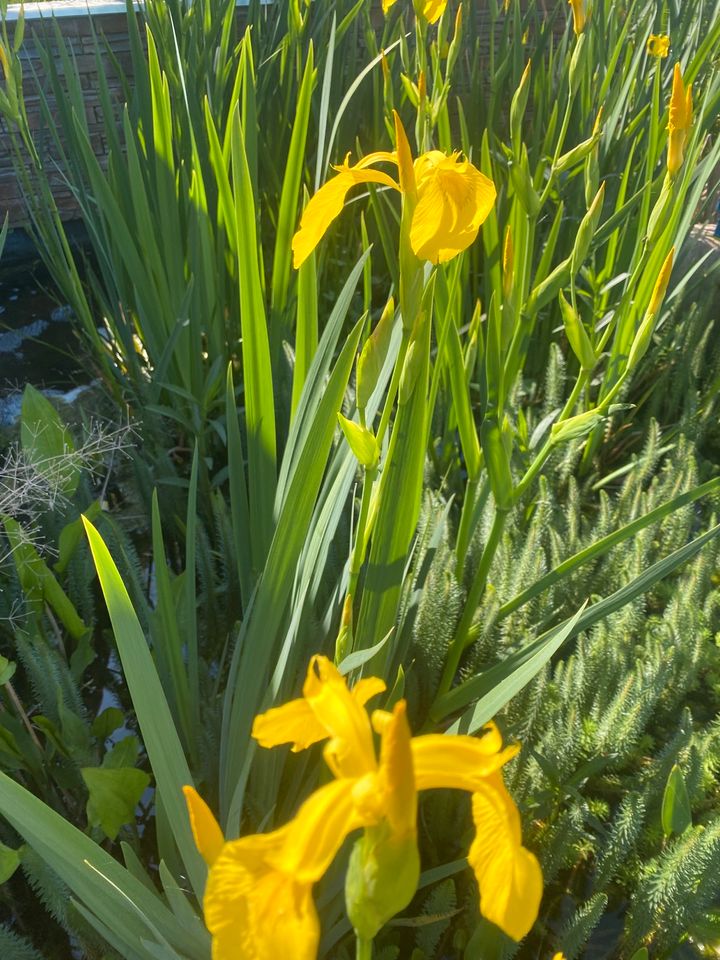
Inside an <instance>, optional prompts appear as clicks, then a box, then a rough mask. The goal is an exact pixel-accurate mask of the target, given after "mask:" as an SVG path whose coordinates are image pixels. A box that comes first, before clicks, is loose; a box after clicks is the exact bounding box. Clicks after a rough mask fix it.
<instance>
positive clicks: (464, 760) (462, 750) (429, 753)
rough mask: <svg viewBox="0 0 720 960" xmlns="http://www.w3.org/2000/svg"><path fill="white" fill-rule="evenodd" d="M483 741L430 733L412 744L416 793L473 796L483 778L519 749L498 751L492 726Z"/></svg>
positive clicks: (498, 739)
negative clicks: (457, 792) (442, 790)
mask: <svg viewBox="0 0 720 960" xmlns="http://www.w3.org/2000/svg"><path fill="white" fill-rule="evenodd" d="M486 730H487V732H486V734H485V736H483V737H466V736H456V737H454V736H446V735H444V734H441V733H431V734H428V735H427V736H424V737H414V738H413V740H412V745H411V746H412V754H413V763H414V767H415V782H416V785H417V789H418V790H435V789H439V788H445V789H452V790H467V791H469V792H470V793H474V792H475V791H476V790H477V789H478V788H479V787H480V786H481V785H482V783H483V781H484V780H485V778H486V777H489V776H491V775H492V774H494V773H496V771H497V770H499V769H500V768H501V767H502V766H503V765H504V764H506V763H507V762H508V760H511V759H512V758H513V757H514V756H515V755H516V753H517V752H518V750H519V749H520V747H519V746H518V745H517V744H513V745H512V746H510V747H506V748H505V749H504V750H503V749H502V737H501V735H500V731H499V730H498V728H497V727H496V726H495V724H494V723H491V724H488V726H487V728H486Z"/></svg>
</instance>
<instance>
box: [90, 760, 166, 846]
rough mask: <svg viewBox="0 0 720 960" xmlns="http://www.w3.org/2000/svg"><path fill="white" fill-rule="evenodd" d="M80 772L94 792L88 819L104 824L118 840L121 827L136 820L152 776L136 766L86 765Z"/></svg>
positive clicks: (109, 834) (91, 823) (103, 826)
mask: <svg viewBox="0 0 720 960" xmlns="http://www.w3.org/2000/svg"><path fill="white" fill-rule="evenodd" d="M80 773H81V774H82V778H83V780H84V781H85V785H86V786H87V788H88V791H89V793H90V796H89V797H88V802H87V818H88V822H89V823H90V825H91V826H93V827H100V828H101V829H102V831H103V832H104V834H105V835H106V836H107V837H108V838H109V839H110V840H114V839H115V837H117V835H118V832H119V830H120V827H122V826H123V824H125V823H130V822H131V821H132V820H134V819H135V807H136V806H137V805H138V802H139V800H140V797H141V796H142V795H143V793H144V791H145V789H146V788H147V785H148V784H149V783H150V777H149V776H148V775H147V773H145V772H144V771H143V770H137V769H136V768H135V767H120V768H110V769H106V768H103V767H83V768H82V769H81V770H80Z"/></svg>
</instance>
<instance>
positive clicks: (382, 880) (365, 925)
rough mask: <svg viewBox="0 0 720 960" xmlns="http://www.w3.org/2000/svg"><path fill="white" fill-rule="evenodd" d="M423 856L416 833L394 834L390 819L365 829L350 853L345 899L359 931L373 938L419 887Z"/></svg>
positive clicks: (362, 935) (360, 935)
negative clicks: (419, 852)
mask: <svg viewBox="0 0 720 960" xmlns="http://www.w3.org/2000/svg"><path fill="white" fill-rule="evenodd" d="M419 879H420V856H419V854H418V849H417V840H416V838H415V835H414V834H401V835H397V834H393V832H392V831H391V829H390V827H389V826H388V824H387V823H381V824H379V825H378V826H377V827H370V828H368V829H366V830H365V832H364V833H363V835H362V837H361V838H360V839H359V840H357V841H356V843H355V846H354V847H353V850H352V853H351V854H350V862H349V864H348V870H347V875H346V877H345V903H346V906H347V913H348V917H349V918H350V922H351V923H352V925H353V927H354V929H355V931H356V933H357V935H358V936H359V937H362V938H363V939H365V940H372V939H373V938H374V937H375V936H376V934H377V933H378V932H379V931H380V929H381V928H382V927H383V926H384V925H385V924H386V923H387V922H388V920H391V919H392V918H393V917H394V916H395V914H396V913H399V912H400V911H401V910H404V909H405V907H407V905H408V904H409V903H410V901H411V900H412V898H413V896H414V895H415V891H416V890H417V885H418V880H419Z"/></svg>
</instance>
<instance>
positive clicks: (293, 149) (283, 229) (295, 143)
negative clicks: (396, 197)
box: [270, 41, 316, 335]
mask: <svg viewBox="0 0 720 960" xmlns="http://www.w3.org/2000/svg"><path fill="white" fill-rule="evenodd" d="M315 75H316V71H315V69H314V67H313V45H312V41H310V46H309V49H308V55H307V61H306V63H305V71H304V73H303V78H302V81H301V83H300V89H299V90H298V95H297V103H296V105H295V122H294V124H293V131H292V137H291V139H290V148H289V150H288V156H287V164H286V166H285V176H284V177H283V184H282V192H281V194H280V211H279V213H278V222H277V227H276V230H275V255H274V257H273V276H272V291H271V301H270V302H271V306H272V310H273V321H274V323H275V324H278V323H280V322H282V314H283V312H284V310H285V307H286V305H287V301H288V289H289V286H290V271H291V264H290V259H291V255H292V237H293V233H294V232H295V227H296V221H297V209H298V199H299V195H300V183H301V180H302V173H303V166H304V160H305V141H306V139H307V132H308V122H309V119H310V104H311V101H312V91H313V85H314V82H315ZM273 332H274V334H275V335H277V334H278V333H279V332H280V331H279V330H278V329H274V331H273Z"/></svg>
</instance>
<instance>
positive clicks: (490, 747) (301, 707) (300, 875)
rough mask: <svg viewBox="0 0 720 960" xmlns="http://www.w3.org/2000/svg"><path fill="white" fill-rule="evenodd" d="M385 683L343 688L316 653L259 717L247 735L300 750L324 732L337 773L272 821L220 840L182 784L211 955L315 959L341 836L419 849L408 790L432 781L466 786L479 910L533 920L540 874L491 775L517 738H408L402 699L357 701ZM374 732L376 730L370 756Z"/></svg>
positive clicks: (509, 921) (234, 959)
mask: <svg viewBox="0 0 720 960" xmlns="http://www.w3.org/2000/svg"><path fill="white" fill-rule="evenodd" d="M384 689H385V684H384V683H383V681H382V680H379V679H377V678H373V677H370V678H366V679H363V680H360V681H359V682H358V683H357V684H356V685H355V686H354V687H353V689H352V690H350V689H348V686H347V684H346V682H345V680H344V678H343V677H342V676H341V675H340V673H339V672H338V670H337V668H336V667H335V666H334V665H333V664H332V663H331V662H330V661H329V660H328V659H327V658H326V657H321V656H317V657H313V659H312V660H311V662H310V666H309V668H308V672H307V676H306V679H305V684H304V686H303V696H302V697H301V698H298V699H296V700H291V701H290V702H289V703H286V704H285V705H284V706H281V707H276V708H273V709H271V710H268V711H267V712H266V713H264V714H261V715H260V716H258V717H256V719H255V723H254V726H253V736H254V737H255V739H256V740H258V742H259V743H260V744H261V745H262V746H264V747H272V746H276V745H278V744H283V743H287V744H291V746H292V749H293V750H295V751H297V750H303V749H305V748H306V747H308V746H310V745H311V744H312V743H316V742H319V741H321V740H327V743H326V745H325V748H324V757H325V761H326V763H327V765H328V766H329V768H330V770H331V771H332V773H333V776H334V777H335V779H334V780H333V781H332V782H331V783H329V784H327V785H325V786H323V787H320V788H319V789H318V790H316V791H315V793H313V794H312V795H311V796H310V797H309V798H308V799H307V800H306V801H305V802H304V803H303V804H302V805H301V806H300V809H299V811H298V813H297V815H296V816H295V818H294V819H293V820H292V821H290V823H288V824H286V825H285V826H284V827H282V828H280V829H279V830H275V831H273V832H272V833H268V834H261V835H254V836H248V837H243V838H241V839H239V840H232V841H229V842H226V843H222V844H221V843H220V842H219V837H220V828H219V827H218V825H217V823H216V822H215V820H214V818H213V817H212V814H211V813H210V811H209V810H208V808H207V806H206V805H205V804H204V802H203V801H202V800H201V799H200V797H199V796H198V795H197V794H196V792H195V791H194V790H193V789H192V788H191V787H186V788H185V794H186V798H187V801H188V807H189V811H190V819H191V824H192V828H193V833H194V836H195V841H196V843H197V846H198V849H199V850H200V851H201V853H202V855H203V856H204V857H205V859H206V861H207V862H208V865H209V867H210V873H209V878H208V884H207V889H206V892H205V900H204V909H205V919H206V923H207V926H208V929H209V930H210V933H211V934H212V937H213V960H270V958H276V957H278V956H282V955H283V954H284V955H286V956H292V957H293V958H297V960H314V958H315V957H316V954H317V944H318V939H319V921H318V916H317V913H316V910H315V907H314V904H313V901H312V886H313V884H314V883H316V882H317V881H318V880H319V879H320V877H321V876H322V875H323V874H324V873H325V871H326V870H327V868H328V867H329V865H330V863H331V861H332V859H333V858H334V856H335V855H336V853H337V851H338V850H339V848H340V846H341V845H342V843H343V842H344V840H345V838H346V837H347V836H348V834H350V833H351V832H353V831H354V830H356V829H358V828H365V829H366V831H367V830H369V831H371V834H370V835H371V836H377V835H378V834H377V833H375V834H373V833H372V831H377V830H378V829H380V831H381V833H380V835H381V836H382V837H383V840H384V841H385V840H387V841H388V842H389V843H390V844H391V845H393V844H395V845H396V846H397V845H402V844H404V845H405V846H404V847H403V849H405V850H408V851H412V852H413V853H414V855H415V858H416V853H415V851H416V817H417V792H418V791H419V790H430V789H435V788H450V789H458V790H465V791H468V792H470V793H471V794H472V795H473V803H472V806H473V819H474V822H475V826H476V837H475V840H474V842H473V844H472V847H471V850H470V854H469V860H470V863H471V865H472V867H473V870H474V872H475V875H476V877H477V881H478V886H479V890H480V910H481V913H482V914H483V915H484V916H486V917H487V918H488V919H490V920H491V921H492V922H493V923H496V924H497V925H498V926H499V927H500V928H501V929H502V930H504V931H505V933H507V934H508V935H509V936H511V937H513V938H515V939H518V940H519V939H521V938H522V937H524V936H525V935H526V934H527V932H528V931H529V930H530V928H531V926H532V924H533V923H534V921H535V918H536V916H537V912H538V908H539V904H540V897H541V894H542V873H541V870H540V866H539V864H538V862H537V860H536V859H535V857H534V856H533V854H531V853H530V852H529V851H528V850H526V849H525V848H524V847H523V846H522V842H521V836H520V818H519V814H518V812H517V809H516V807H515V804H514V803H513V801H512V798H511V797H510V795H509V793H508V792H507V790H506V789H505V786H504V784H503V781H502V775H501V773H500V770H501V768H502V766H503V765H504V764H505V763H507V761H508V760H510V759H511V758H512V757H513V756H515V754H516V753H517V751H518V749H519V748H518V747H517V746H511V747H505V748H503V745H502V737H501V735H500V733H499V731H498V729H497V727H496V726H495V725H494V724H489V725H488V726H487V728H486V730H485V733H484V736H482V737H479V738H478V737H470V736H445V735H443V734H430V735H427V736H419V737H412V736H411V734H410V728H409V725H408V722H407V717H406V706H405V702H404V701H403V700H401V701H399V702H398V703H396V704H395V707H394V709H393V710H392V712H388V711H384V710H375V711H373V712H372V715H370V714H369V713H368V711H367V709H366V707H365V704H366V703H367V701H368V700H369V699H370V698H371V697H373V696H375V695H376V694H378V693H380V692H382V691H383V690H384ZM373 730H374V731H375V733H377V734H379V736H380V750H379V755H378V753H377V751H376V747H375V742H374V737H373ZM389 882H390V883H392V882H393V881H392V878H390V881H389ZM412 882H413V885H412V887H411V888H410V889H409V890H407V891H406V890H403V896H404V900H403V903H402V904H401V905H400V906H397V907H396V910H397V909H402V906H403V905H406V903H407V902H409V899H410V898H411V897H412V895H413V893H414V889H415V885H416V883H417V878H414V879H413V881H412ZM380 893H382V891H380ZM393 893H394V891H389V894H388V895H389V898H390V900H392V896H393ZM381 899H382V898H381Z"/></svg>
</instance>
